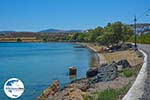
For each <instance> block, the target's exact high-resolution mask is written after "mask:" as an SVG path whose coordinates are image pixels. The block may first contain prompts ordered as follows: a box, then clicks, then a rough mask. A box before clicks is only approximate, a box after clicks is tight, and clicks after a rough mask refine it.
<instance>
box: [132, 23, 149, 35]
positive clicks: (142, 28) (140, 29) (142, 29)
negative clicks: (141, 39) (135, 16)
mask: <svg viewBox="0 0 150 100" xmlns="http://www.w3.org/2000/svg"><path fill="white" fill-rule="evenodd" d="M131 26H132V27H133V28H134V24H132V25H131ZM147 32H150V23H137V25H136V33H137V34H138V35H140V34H145V33H147Z"/></svg>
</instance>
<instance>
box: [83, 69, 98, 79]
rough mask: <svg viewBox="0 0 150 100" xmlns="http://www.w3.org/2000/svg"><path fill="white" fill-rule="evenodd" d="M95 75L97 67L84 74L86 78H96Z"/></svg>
mask: <svg viewBox="0 0 150 100" xmlns="http://www.w3.org/2000/svg"><path fill="white" fill-rule="evenodd" d="M97 74H98V68H97V67H93V68H90V69H89V70H88V71H87V72H86V76H87V78H90V77H94V76H96V75H97Z"/></svg>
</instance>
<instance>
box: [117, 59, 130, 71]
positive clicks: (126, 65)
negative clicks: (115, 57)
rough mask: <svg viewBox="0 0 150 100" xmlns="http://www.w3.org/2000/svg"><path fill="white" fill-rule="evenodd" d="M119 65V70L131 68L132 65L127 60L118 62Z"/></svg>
mask: <svg viewBox="0 0 150 100" xmlns="http://www.w3.org/2000/svg"><path fill="white" fill-rule="evenodd" d="M117 65H118V66H117V67H118V68H122V69H124V68H129V67H131V65H130V64H129V62H128V61H127V60H126V59H123V60H120V61H118V62H117Z"/></svg>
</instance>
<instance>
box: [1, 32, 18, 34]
mask: <svg viewBox="0 0 150 100" xmlns="http://www.w3.org/2000/svg"><path fill="white" fill-rule="evenodd" d="M13 32H15V31H0V34H5V33H13Z"/></svg>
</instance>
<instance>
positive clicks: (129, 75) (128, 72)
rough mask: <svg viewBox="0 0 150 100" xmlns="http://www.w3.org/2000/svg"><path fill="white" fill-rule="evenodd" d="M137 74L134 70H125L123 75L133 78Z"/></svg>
mask: <svg viewBox="0 0 150 100" xmlns="http://www.w3.org/2000/svg"><path fill="white" fill-rule="evenodd" d="M134 74H135V72H134V71H133V70H132V69H125V70H124V71H123V75H124V76H125V77H131V76H133V75H134Z"/></svg>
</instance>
